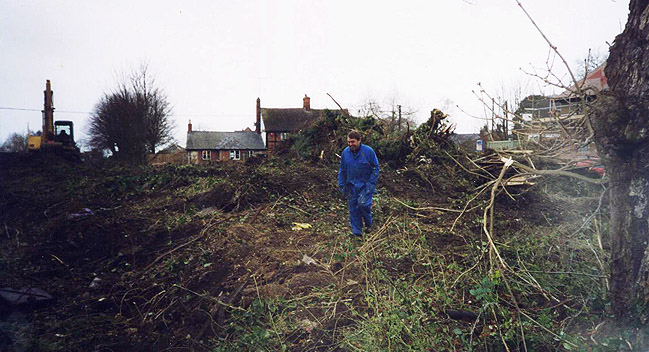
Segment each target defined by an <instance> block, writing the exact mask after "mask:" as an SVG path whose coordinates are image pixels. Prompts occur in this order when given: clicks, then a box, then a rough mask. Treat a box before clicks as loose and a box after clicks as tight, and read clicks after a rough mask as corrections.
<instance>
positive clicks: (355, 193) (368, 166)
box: [338, 131, 379, 236]
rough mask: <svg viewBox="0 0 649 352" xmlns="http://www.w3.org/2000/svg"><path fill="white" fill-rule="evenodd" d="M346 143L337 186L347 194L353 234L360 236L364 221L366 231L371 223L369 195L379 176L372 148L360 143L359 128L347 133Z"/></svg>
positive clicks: (374, 190) (370, 198)
mask: <svg viewBox="0 0 649 352" xmlns="http://www.w3.org/2000/svg"><path fill="white" fill-rule="evenodd" d="M347 144H348V147H347V148H345V150H343V153H342V155H341V156H340V169H338V188H339V189H340V192H341V193H342V194H343V195H345V196H346V197H347V205H348V206H349V222H350V223H351V225H352V233H353V234H354V235H356V236H361V235H362V234H363V223H365V227H366V231H367V229H369V228H370V227H371V226H372V212H371V209H372V195H373V194H374V193H375V192H376V182H377V181H378V179H379V159H377V158H376V154H375V153H374V150H373V149H372V148H371V147H369V146H367V145H365V144H361V134H360V133H359V132H358V131H351V132H349V134H348V135H347Z"/></svg>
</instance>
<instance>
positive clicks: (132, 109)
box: [89, 64, 173, 163]
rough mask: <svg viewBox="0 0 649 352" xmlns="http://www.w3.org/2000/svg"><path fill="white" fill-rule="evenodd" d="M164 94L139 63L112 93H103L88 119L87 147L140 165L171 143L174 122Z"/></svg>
mask: <svg viewBox="0 0 649 352" xmlns="http://www.w3.org/2000/svg"><path fill="white" fill-rule="evenodd" d="M170 114H171V109H170V104H169V101H168V99H167V96H166V94H165V93H164V91H163V90H162V89H160V88H157V87H156V86H155V81H154V80H153V78H151V76H150V75H149V73H148V66H147V65H146V64H142V65H141V66H140V68H139V69H138V70H137V71H134V72H133V73H132V74H131V75H130V77H129V78H128V79H125V80H123V81H122V82H120V83H119V84H118V87H117V89H116V90H115V91H113V92H111V93H106V94H104V96H103V97H102V98H101V100H100V101H99V103H97V105H96V106H95V108H94V111H93V113H92V115H91V116H90V127H89V135H90V145H91V146H92V147H93V149H99V150H110V151H111V152H112V153H113V155H115V156H116V157H117V158H118V159H120V160H123V161H127V162H133V163H141V162H144V160H145V156H146V153H147V152H149V153H155V150H156V148H158V147H161V146H163V145H165V144H167V143H169V142H170V141H171V140H172V130H173V123H172V121H171V120H170Z"/></svg>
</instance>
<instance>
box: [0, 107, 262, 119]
mask: <svg viewBox="0 0 649 352" xmlns="http://www.w3.org/2000/svg"><path fill="white" fill-rule="evenodd" d="M0 110H14V111H38V112H41V111H43V110H42V109H28V108H13V107H6V106H0ZM55 112H58V113H66V114H92V112H88V111H70V110H55ZM169 116H173V117H230V116H250V114H196V115H194V114H171V115H169Z"/></svg>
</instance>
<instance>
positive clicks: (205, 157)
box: [201, 150, 212, 160]
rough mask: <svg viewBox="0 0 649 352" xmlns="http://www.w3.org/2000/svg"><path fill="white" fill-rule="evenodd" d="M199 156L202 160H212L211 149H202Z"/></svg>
mask: <svg viewBox="0 0 649 352" xmlns="http://www.w3.org/2000/svg"><path fill="white" fill-rule="evenodd" d="M201 158H202V159H203V160H212V151H211V150H203V152H202V153H201Z"/></svg>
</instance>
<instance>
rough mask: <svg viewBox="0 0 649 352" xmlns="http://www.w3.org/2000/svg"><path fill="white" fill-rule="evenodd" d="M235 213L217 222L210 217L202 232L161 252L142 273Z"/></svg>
mask: <svg viewBox="0 0 649 352" xmlns="http://www.w3.org/2000/svg"><path fill="white" fill-rule="evenodd" d="M234 215H235V214H234V213H233V214H230V215H228V216H226V217H224V218H222V219H220V220H219V221H217V222H215V223H211V219H210V223H208V224H207V226H205V227H204V228H203V230H202V231H201V233H200V234H198V235H196V236H194V238H192V239H190V240H188V241H187V242H185V243H183V244H181V245H179V246H177V247H175V248H173V249H171V250H168V251H166V252H165V253H163V254H160V255H159V256H158V257H157V258H156V259H155V260H154V261H153V262H152V263H151V264H149V265H147V266H146V267H145V268H144V270H142V274H143V275H145V274H146V273H147V272H148V271H149V269H151V267H152V266H153V265H155V264H156V263H157V262H159V261H160V260H161V259H162V258H164V257H166V256H168V255H169V254H171V253H173V252H175V251H177V250H179V249H181V248H183V247H186V246H188V245H190V244H192V243H194V242H196V241H198V240H199V239H201V238H203V236H205V234H207V231H208V230H209V229H211V228H213V227H214V226H216V225H218V224H220V223H222V222H224V221H226V220H228V219H230V218H231V217H233V216H234ZM237 215H240V214H238V213H237Z"/></svg>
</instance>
